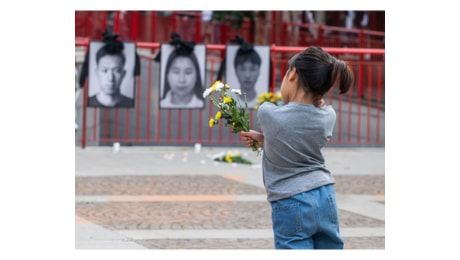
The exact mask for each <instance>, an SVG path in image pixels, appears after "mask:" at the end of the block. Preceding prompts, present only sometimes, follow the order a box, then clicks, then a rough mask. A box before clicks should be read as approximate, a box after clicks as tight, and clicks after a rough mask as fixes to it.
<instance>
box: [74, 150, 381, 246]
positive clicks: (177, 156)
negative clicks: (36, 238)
mask: <svg viewBox="0 0 460 260" xmlns="http://www.w3.org/2000/svg"><path fill="white" fill-rule="evenodd" d="M227 151H233V152H240V153H241V154H242V155H243V156H244V157H246V158H247V159H249V160H250V161H252V162H253V164H252V165H244V164H228V163H223V162H216V161H214V160H213V156H215V155H217V154H220V153H223V152H227ZM324 153H325V156H326V165H327V167H329V169H330V170H331V171H332V173H333V174H334V176H335V178H336V191H337V204H338V207H339V221H340V225H341V233H342V236H343V238H344V241H345V249H385V148H326V149H325V150H324ZM75 168H76V169H75V248H76V249H273V233H272V230H271V216H270V214H271V213H270V206H269V204H268V202H267V201H266V195H265V190H264V188H263V183H262V169H261V157H257V155H256V153H255V152H252V151H250V150H249V149H248V148H245V147H203V148H202V149H201V152H199V153H195V151H194V147H188V146H187V147H163V146H161V147H155V146H153V147H150V146H149V147H143V146H139V147H137V146H136V147H133V146H130V147H124V146H122V147H121V149H120V150H119V151H118V152H114V150H113V148H112V147H87V148H85V149H82V148H81V147H76V148H75Z"/></svg>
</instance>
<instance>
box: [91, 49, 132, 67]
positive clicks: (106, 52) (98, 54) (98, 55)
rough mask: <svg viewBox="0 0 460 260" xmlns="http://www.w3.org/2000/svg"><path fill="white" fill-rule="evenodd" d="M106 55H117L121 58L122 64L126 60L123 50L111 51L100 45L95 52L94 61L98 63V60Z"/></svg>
mask: <svg viewBox="0 0 460 260" xmlns="http://www.w3.org/2000/svg"><path fill="white" fill-rule="evenodd" d="M106 55H115V56H119V57H120V58H121V62H122V64H123V65H125V62H126V57H125V55H124V54H123V52H112V51H110V50H108V49H107V48H106V46H103V47H101V48H100V49H99V50H98V51H97V52H96V63H97V64H99V60H100V59H101V58H102V57H104V56H106Z"/></svg>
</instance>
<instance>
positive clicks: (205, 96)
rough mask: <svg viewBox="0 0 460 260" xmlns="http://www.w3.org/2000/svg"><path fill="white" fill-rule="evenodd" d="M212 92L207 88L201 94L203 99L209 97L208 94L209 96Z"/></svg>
mask: <svg viewBox="0 0 460 260" xmlns="http://www.w3.org/2000/svg"><path fill="white" fill-rule="evenodd" d="M211 92H212V89H211V88H207V89H206V90H205V91H204V92H203V98H207V97H208V96H209V94H211Z"/></svg>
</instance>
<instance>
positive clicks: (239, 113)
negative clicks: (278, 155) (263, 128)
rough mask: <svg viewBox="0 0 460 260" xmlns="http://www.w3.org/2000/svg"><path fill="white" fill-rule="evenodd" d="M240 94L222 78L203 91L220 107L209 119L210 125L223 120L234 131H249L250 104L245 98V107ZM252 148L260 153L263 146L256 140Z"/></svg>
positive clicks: (206, 96)
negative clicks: (222, 80) (260, 146)
mask: <svg viewBox="0 0 460 260" xmlns="http://www.w3.org/2000/svg"><path fill="white" fill-rule="evenodd" d="M231 93H233V94H231ZM216 94H217V95H216ZM240 95H241V90H240V89H231V88H230V86H229V85H228V84H224V83H222V82H221V81H220V80H217V81H216V82H214V84H212V86H211V87H210V88H208V89H206V90H205V91H204V92H203V97H204V98H209V99H210V101H211V102H212V103H213V104H214V105H215V106H216V107H217V108H218V109H219V110H218V111H217V113H216V115H215V117H211V118H210V119H209V127H213V126H214V125H217V124H219V122H223V124H224V126H226V127H231V129H232V132H233V133H238V132H241V131H245V132H249V113H248V104H247V101H246V98H245V99H244V104H245V105H244V107H243V106H242V105H241V100H240V98H239V96H240ZM233 97H235V98H236V100H235V98H233ZM252 150H253V151H257V152H258V154H259V153H260V151H261V148H259V147H258V143H257V141H254V144H253V146H252Z"/></svg>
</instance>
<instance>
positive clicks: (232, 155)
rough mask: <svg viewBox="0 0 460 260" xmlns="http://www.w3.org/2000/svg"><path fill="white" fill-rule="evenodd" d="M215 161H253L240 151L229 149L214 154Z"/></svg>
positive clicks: (242, 162)
mask: <svg viewBox="0 0 460 260" xmlns="http://www.w3.org/2000/svg"><path fill="white" fill-rule="evenodd" d="M213 160H214V161H218V162H226V163H241V164H252V162H251V161H250V160H248V159H246V158H244V157H243V156H242V155H241V153H240V152H238V151H228V152H226V153H219V154H216V155H214V156H213Z"/></svg>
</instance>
